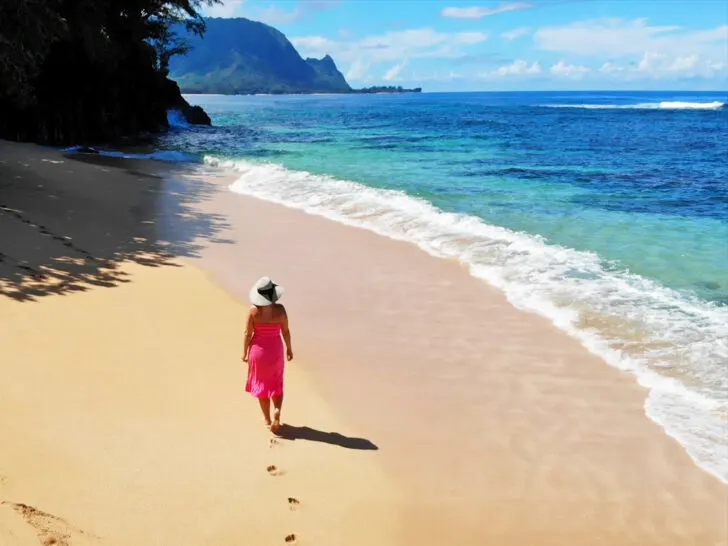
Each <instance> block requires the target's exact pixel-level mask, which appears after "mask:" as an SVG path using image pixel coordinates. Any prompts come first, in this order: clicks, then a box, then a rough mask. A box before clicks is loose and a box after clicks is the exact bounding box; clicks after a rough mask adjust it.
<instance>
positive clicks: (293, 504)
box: [288, 497, 301, 510]
mask: <svg viewBox="0 0 728 546" xmlns="http://www.w3.org/2000/svg"><path fill="white" fill-rule="evenodd" d="M300 504H301V501H300V500H298V499H297V498H295V497H288V506H289V507H290V508H291V510H295V509H296V508H298V506H299V505H300Z"/></svg>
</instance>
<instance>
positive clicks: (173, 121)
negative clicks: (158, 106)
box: [167, 110, 190, 129]
mask: <svg viewBox="0 0 728 546" xmlns="http://www.w3.org/2000/svg"><path fill="white" fill-rule="evenodd" d="M167 123H169V126H170V127H178V128H180V129H187V128H188V127H189V126H190V124H189V123H187V119H186V118H185V115H184V114H183V113H182V111H181V110H167Z"/></svg>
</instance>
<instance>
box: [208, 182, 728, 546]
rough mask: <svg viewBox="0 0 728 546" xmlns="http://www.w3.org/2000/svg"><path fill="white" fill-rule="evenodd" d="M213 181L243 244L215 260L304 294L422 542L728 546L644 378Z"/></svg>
mask: <svg viewBox="0 0 728 546" xmlns="http://www.w3.org/2000/svg"><path fill="white" fill-rule="evenodd" d="M207 180H208V181H209V182H211V183H214V184H216V185H218V186H219V187H220V188H221V189H222V191H220V192H219V193H216V194H213V196H212V198H211V200H210V201H208V202H207V203H205V204H204V206H203V207H202V209H203V210H207V211H213V210H214V211H215V212H217V213H221V214H223V215H224V216H225V217H226V218H227V219H228V222H229V224H230V227H229V229H226V230H225V232H224V233H225V237H226V238H229V239H232V240H235V241H236V243H235V245H216V244H212V245H206V247H205V249H204V250H203V251H202V252H201V256H200V259H199V260H198V263H200V264H201V266H202V267H203V268H205V269H207V270H208V271H211V272H212V274H213V276H214V278H216V279H217V280H219V281H220V282H221V283H222V284H223V285H224V286H225V287H226V288H228V289H229V290H230V291H231V292H233V293H234V294H235V295H237V296H238V297H240V298H244V297H245V295H246V293H247V289H248V286H249V285H250V284H251V283H252V282H253V281H254V280H255V279H256V278H257V277H258V276H260V275H261V274H268V275H271V276H272V277H273V278H274V279H276V280H277V281H278V282H280V283H281V284H283V285H284V286H285V287H286V290H287V292H286V296H285V298H286V303H287V305H288V307H289V313H290V316H291V324H292V328H293V332H294V336H295V338H296V339H297V340H298V341H297V344H298V346H299V349H298V350H299V352H300V354H301V357H302V358H303V359H304V360H305V362H306V363H307V367H308V368H310V370H311V372H312V375H313V378H314V380H315V383H316V385H318V386H320V388H321V389H322V392H323V394H324V396H325V397H326V399H327V400H330V401H331V402H332V403H333V404H334V406H335V407H336V408H337V411H339V412H341V415H342V416H344V417H345V418H346V420H347V421H350V422H352V423H354V424H356V426H357V427H358V428H357V430H359V431H360V433H361V434H363V435H365V436H367V437H370V438H373V439H375V441H376V442H377V444H379V445H381V447H382V451H383V461H384V463H385V469H386V471H387V472H388V474H389V475H390V476H392V478H393V479H395V480H397V481H398V483H400V484H401V485H402V487H403V488H404V491H405V494H406V496H407V498H408V499H410V500H411V502H410V503H408V505H407V506H406V507H405V511H406V516H405V518H404V521H405V522H409V523H408V524H406V525H405V528H406V531H405V532H406V533H407V534H406V535H405V536H404V537H403V540H404V541H405V543H417V544H442V543H444V542H452V543H457V544H473V545H476V544H491V543H493V544H495V543H497V544H514V545H516V544H519V545H520V544H539V545H541V544H544V545H546V544H594V545H596V544H605V545H614V544H620V545H622V544H635V545H648V544H655V545H657V544H660V545H666V544H725V543H726V542H727V541H728V538H727V537H728V533H727V531H726V522H727V520H728V518H726V514H727V513H728V488H726V486H725V485H724V484H722V483H720V482H719V481H718V480H717V479H715V478H714V477H712V476H710V475H708V474H707V473H705V472H703V471H702V470H700V469H699V468H697V467H696V466H695V465H694V464H693V462H692V461H691V459H690V458H689V457H688V455H687V454H686V453H685V451H684V450H683V448H682V447H681V446H680V445H679V444H678V443H677V442H675V441H674V440H673V439H671V438H669V437H668V436H666V434H665V433H664V431H663V430H662V428H661V427H659V426H658V425H656V424H655V423H653V422H652V421H650V420H649V419H648V418H647V417H646V416H645V413H644V409H643V404H644V400H645V392H644V391H643V390H642V388H641V387H639V386H638V385H637V384H636V382H635V379H634V377H633V376H631V375H629V374H627V373H623V372H619V371H617V370H615V369H612V368H610V367H609V366H608V365H607V364H606V363H605V362H604V361H602V360H601V359H600V358H599V357H597V356H595V355H593V354H590V353H589V352H588V351H587V350H586V349H584V348H583V347H582V346H581V345H580V344H579V343H578V342H577V341H576V340H574V339H572V338H570V337H568V336H567V335H566V334H565V333H563V332H561V331H560V330H558V329H556V328H555V327H554V326H553V325H552V324H551V323H549V322H548V321H546V319H544V318H542V317H539V316H536V315H533V314H527V313H524V312H521V311H518V310H516V309H515V308H513V307H512V306H511V305H510V304H509V303H508V302H507V301H506V300H505V298H504V296H503V295H502V294H501V293H500V292H498V291H496V290H495V289H493V288H492V287H490V286H488V285H487V284H485V283H484V282H482V281H480V280H478V279H476V278H474V277H471V276H470V275H469V274H468V272H467V270H466V269H465V268H464V267H462V266H461V265H460V264H458V263H456V262H454V261H448V260H442V259H437V258H433V257H431V256H429V255H427V254H426V253H424V252H423V251H421V250H420V249H418V248H416V247H415V246H413V245H410V244H407V243H403V242H398V241H393V240H390V239H387V238H384V237H382V236H379V235H376V234H373V233H371V232H367V231H365V230H361V229H358V228H353V227H349V226H344V225H341V224H337V223H334V222H332V221H330V220H327V219H324V218H321V217H317V216H313V215H309V214H306V213H304V212H302V211H298V210H294V209H289V208H286V207H283V206H281V205H279V204H273V203H268V202H265V201H261V200H258V199H255V198H251V197H246V196H240V195H237V194H231V193H230V192H228V191H227V188H226V186H227V184H229V182H230V181H231V179H226V178H225V177H224V176H221V175H216V176H212V175H208V176H207ZM291 411H293V412H295V409H292V410H291Z"/></svg>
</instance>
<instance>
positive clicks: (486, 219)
mask: <svg viewBox="0 0 728 546" xmlns="http://www.w3.org/2000/svg"><path fill="white" fill-rule="evenodd" d="M188 99H189V100H190V101H191V102H192V103H193V104H200V105H202V106H203V107H204V108H205V109H206V110H207V112H208V113H209V114H210V115H211V117H212V119H213V124H214V127H212V128H190V127H185V126H184V124H177V125H179V126H178V127H176V128H175V129H174V130H173V131H172V132H171V133H170V134H169V135H168V136H166V137H165V138H164V139H163V140H162V142H161V143H160V150H158V151H157V152H156V156H157V157H167V158H178V159H180V158H182V159H188V160H194V161H205V162H206V163H208V164H211V165H218V166H220V167H223V168H227V169H231V170H234V171H235V172H236V177H237V182H235V184H233V186H232V187H231V190H232V191H234V192H238V193H242V194H248V195H254V196H258V197H262V198H264V199H268V200H272V201H276V202H281V203H284V204H287V205H288V206H292V207H297V208H301V209H305V210H307V211H309V212H312V213H315V214H320V215H323V216H327V217H329V218H331V219H333V220H336V221H340V222H344V223H348V224H353V225H358V226H361V227H365V228H367V229H370V230H373V231H376V232H378V233H380V234H382V235H386V236H389V237H393V238H397V239H403V240H407V241H411V242H413V243H415V244H417V245H419V246H420V247H421V248H423V249H424V250H426V251H427V252H429V253H431V254H433V255H435V256H443V257H451V258H455V259H458V260H460V261H461V262H463V263H464V264H466V265H467V266H468V267H469V268H470V271H471V273H472V274H473V275H475V276H477V277H481V278H482V279H483V280H484V281H486V282H489V283H491V284H494V285H496V286H497V287H499V288H500V289H502V290H503V291H504V292H505V294H506V295H507V297H508V298H509V300H510V301H511V302H512V303H513V304H514V305H516V306H518V307H519V308H522V309H527V310H530V311H532V312H537V313H540V314H542V315H544V316H546V317H548V318H549V319H550V320H552V321H553V322H554V323H555V324H556V325H557V326H558V327H560V328H562V329H563V330H565V331H567V332H568V333H570V334H571V335H573V336H575V337H577V338H579V339H580V340H581V341H582V343H584V344H585V345H586V346H587V347H588V348H589V349H590V350H592V351H594V352H597V353H599V354H600V355H602V356H603V357H604V359H605V360H606V361H607V362H608V363H609V364H611V365H613V366H616V367H619V368H621V369H625V370H629V371H631V372H633V373H634V374H635V375H636V376H637V377H638V379H639V381H640V383H641V384H643V385H644V386H645V387H647V388H648V389H649V391H648V392H649V395H648V398H647V401H646V405H645V408H646V411H647V413H648V415H649V416H650V417H651V418H653V419H654V420H656V421H658V422H659V423H661V424H662V425H663V426H664V427H665V430H666V431H667V433H669V434H671V435H672V436H674V437H676V438H677V439H678V440H679V441H680V442H681V443H682V444H683V445H684V446H685V447H686V448H687V450H688V452H689V453H690V455H691V456H692V457H693V458H694V459H695V460H696V461H697V462H698V463H699V464H700V465H701V466H703V467H704V468H706V469H707V470H709V471H711V472H713V473H714V474H716V475H717V476H719V477H720V478H722V479H723V480H728V437H727V436H728V435H727V434H726V429H727V427H728V106H726V105H725V103H726V102H728V92H710V93H703V92H700V93H697V92H694V93H686V92H559V93H556V92H553V93H552V92H538V93H525V92H523V93H442V94H438V93H433V94H430V93H423V94H405V95H349V96H347V95H313V96H247V97H232V96H191V97H188ZM171 119H172V121H174V120H176V119H178V116H176V115H175V114H174V113H171ZM180 152H182V153H180Z"/></svg>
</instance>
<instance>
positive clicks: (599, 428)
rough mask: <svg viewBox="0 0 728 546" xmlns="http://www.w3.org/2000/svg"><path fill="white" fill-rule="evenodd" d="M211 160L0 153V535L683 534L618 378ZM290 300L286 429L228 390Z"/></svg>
mask: <svg viewBox="0 0 728 546" xmlns="http://www.w3.org/2000/svg"><path fill="white" fill-rule="evenodd" d="M231 181H232V179H231V178H230V177H229V176H228V175H226V174H225V173H222V172H217V171H210V170H207V169H197V170H193V169H190V168H182V167H170V166H169V165H163V164H160V163H155V162H145V161H131V160H117V159H112V158H104V157H93V158H85V159H83V160H82V158H80V157H71V156H64V155H62V154H60V153H58V152H56V151H51V150H45V149H42V148H38V147H34V146H26V145H13V144H8V143H0V206H1V207H2V208H0V253H2V255H0V258H2V261H1V262H0V294H1V295H0V347H1V353H0V354H2V359H0V372H1V373H2V377H3V381H2V382H1V383H0V439H1V440H0V442H1V443H0V503H2V504H0V545H2V546H5V545H6V544H7V545H8V546H11V545H12V546H15V545H26V544H28V545H30V544H44V545H67V546H75V545H86V544H101V545H106V544H108V545H128V544H140V545H147V544H149V545H167V544H190V545H227V544H231V545H232V544H251V545H256V546H257V545H266V544H285V543H286V541H287V540H288V541H289V542H294V541H295V543H300V544H319V545H320V544H330V545H340V544H361V545H374V544H376V545H380V544H381V545H387V544H392V545H400V544H401V545H410V544H424V545H433V546H434V545H441V544H462V545H470V544H472V545H482V544H497V545H511V544H512V545H525V544H528V545H539V546H540V545H557V544H559V545H562V544H589V545H610V546H611V545H627V544H634V545H641V546H643V545H673V544H674V545H692V544H694V545H701V546H702V545H705V546H708V545H710V546H718V545H723V544H726V543H727V542H728V531H727V530H726V525H727V524H726V510H727V509H728V488H726V486H725V485H724V484H722V483H720V482H719V481H718V480H717V479H715V478H714V477H712V476H710V475H708V474H707V473H705V472H704V471H702V470H700V469H699V468H697V467H696V466H695V465H694V464H693V462H692V461H691V460H690V458H689V457H688V455H687V454H686V453H685V451H684V450H683V449H682V447H681V446H680V445H679V444H678V443H677V442H675V441H674V440H673V439H671V438H669V437H668V436H667V435H666V434H665V433H664V431H663V430H662V429H661V428H660V427H659V426H658V425H657V424H655V423H653V422H651V421H650V420H649V419H648V418H647V417H646V416H645V414H644V409H643V404H644V392H643V391H642V389H641V388H640V387H639V386H638V385H636V383H635V381H634V379H633V377H632V376H630V375H628V374H626V373H620V372H618V371H616V370H614V369H612V368H609V367H608V366H607V365H606V364H605V363H604V362H603V361H601V359H599V358H598V357H596V356H594V355H592V354H590V353H588V352H587V351H586V349H584V348H583V347H582V346H581V345H579V344H578V342H577V341H575V340H573V339H571V338H568V337H567V336H566V334H564V333H562V332H560V331H559V330H557V329H556V328H555V327H554V326H553V325H551V324H550V323H548V322H547V321H546V320H545V319H543V318H541V317H538V316H536V315H532V314H527V313H523V312H521V311H519V310H517V309H515V308H513V307H512V306H511V305H510V304H509V303H508V302H507V301H506V300H505V298H504V297H503V296H502V294H500V293H499V292H498V291H496V290H495V289H493V288H491V287H489V286H488V285H486V284H485V283H483V282H482V281H479V280H477V279H475V278H473V277H471V276H470V275H469V274H468V272H467V270H466V269H464V268H463V267H461V266H460V265H459V264H457V263H455V262H452V261H446V260H440V259H436V258H433V257H431V256H429V255H427V254H425V253H424V252H422V251H421V250H419V249H417V248H416V247H414V246H412V245H409V244H406V243H401V242H395V241H392V240H389V239H386V238H383V237H380V236H378V235H376V234H373V233H370V232H367V231H364V230H360V229H356V228H351V227H347V226H343V225H339V224H336V223H334V222H331V221H329V220H326V219H323V218H320V217H315V216H311V215H307V214H305V213H303V212H300V211H296V210H291V209H287V208H285V207H282V206H280V205H277V204H272V203H268V202H264V201H260V200H257V199H253V198H249V197H243V196H239V195H234V194H232V193H230V192H229V191H228V185H229V183H230V182H231ZM262 274H268V275H271V276H272V277H273V278H274V279H276V280H277V281H278V282H280V283H281V284H282V285H284V286H285V287H286V296H285V303H286V305H287V307H288V309H289V314H290V317H291V329H292V334H293V340H294V349H295V352H296V359H295V360H294V362H292V363H291V364H290V365H288V369H287V375H286V401H285V405H284V412H283V420H284V421H285V422H286V423H287V424H288V425H289V428H288V434H287V437H286V438H280V439H274V438H273V437H272V436H271V435H270V433H268V432H267V431H266V430H265V428H264V427H263V425H262V422H261V418H260V415H259V411H258V408H257V407H256V406H257V404H255V401H254V400H251V399H250V397H249V396H248V395H247V394H246V393H245V392H244V391H243V387H244V380H245V369H244V365H243V363H241V362H240V352H241V348H242V327H243V320H244V317H245V313H246V310H247V302H246V298H245V296H246V294H247V290H248V288H249V286H250V284H251V283H252V282H253V281H254V280H255V279H257V278H258V277H259V276H260V275H262Z"/></svg>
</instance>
